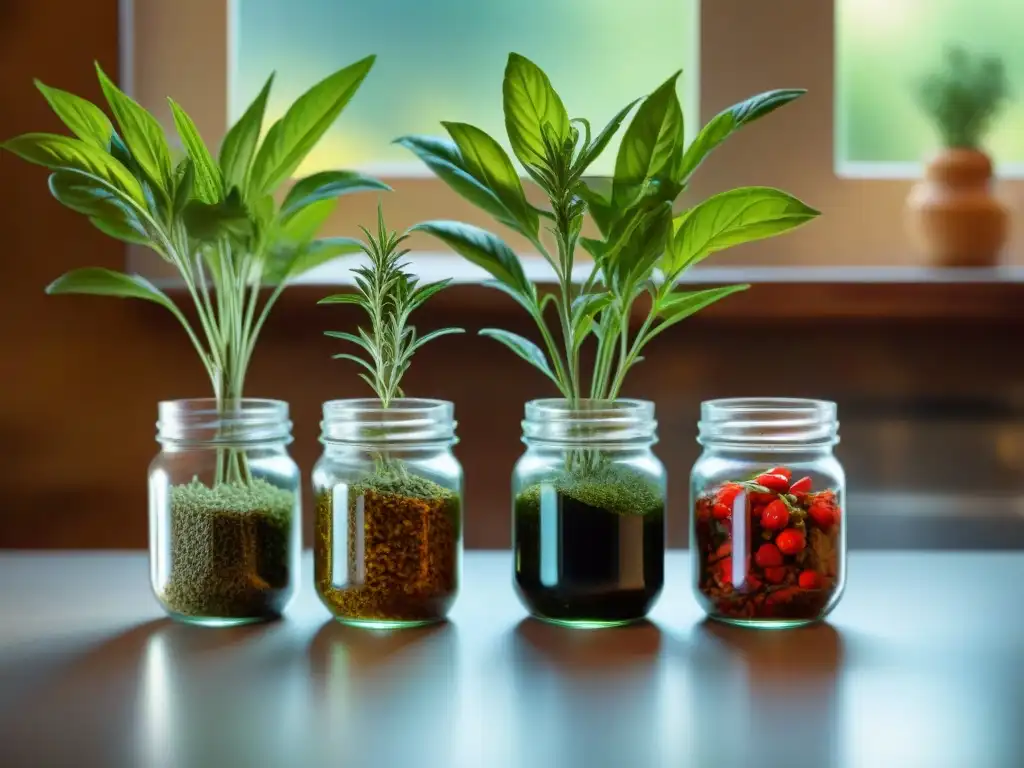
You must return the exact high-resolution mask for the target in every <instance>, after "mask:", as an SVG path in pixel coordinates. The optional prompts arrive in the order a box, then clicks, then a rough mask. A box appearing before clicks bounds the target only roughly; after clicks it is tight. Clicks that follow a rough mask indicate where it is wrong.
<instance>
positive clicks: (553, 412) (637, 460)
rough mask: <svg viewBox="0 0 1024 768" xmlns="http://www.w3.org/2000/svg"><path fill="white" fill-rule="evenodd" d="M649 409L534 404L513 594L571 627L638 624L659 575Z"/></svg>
mask: <svg viewBox="0 0 1024 768" xmlns="http://www.w3.org/2000/svg"><path fill="white" fill-rule="evenodd" d="M656 431H657V422H656V421H655V419H654V404H653V403H650V402H645V401H642V400H625V399H623V400H615V401H592V400H582V401H580V402H579V403H578V404H577V405H575V406H573V407H570V406H569V405H568V404H567V403H566V402H565V401H564V400H534V401H532V402H530V403H527V405H526V419H525V421H523V442H524V443H526V453H525V454H524V455H523V456H522V458H520V460H519V462H518V463H517V464H516V468H515V472H514V474H513V478H512V491H513V495H514V509H513V545H512V546H513V553H514V558H515V585H516V591H517V592H518V594H519V598H520V600H521V601H522V603H523V605H524V606H526V608H527V609H528V610H529V611H530V612H531V613H532V614H533V615H534V616H536V617H537V618H540V619H545V620H547V621H552V622H556V623H560V624H569V625H572V626H614V625H617V624H626V623H629V622H631V621H636V620H638V619H642V618H643V617H644V616H646V615H647V613H648V611H649V610H650V609H651V606H652V605H653V604H654V601H655V600H656V599H657V597H658V595H659V594H660V593H661V588H662V586H663V584H664V569H665V485H666V483H665V469H664V467H663V466H662V464H661V462H660V461H659V460H658V458H657V456H655V455H654V452H653V450H652V446H653V445H654V443H655V442H656V439H657V437H656Z"/></svg>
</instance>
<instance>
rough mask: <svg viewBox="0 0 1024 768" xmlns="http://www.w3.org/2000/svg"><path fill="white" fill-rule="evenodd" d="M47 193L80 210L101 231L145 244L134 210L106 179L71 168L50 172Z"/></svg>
mask: <svg viewBox="0 0 1024 768" xmlns="http://www.w3.org/2000/svg"><path fill="white" fill-rule="evenodd" d="M49 185H50V193H51V194H52V195H53V196H54V197H55V198H57V200H58V201H59V202H60V203H61V204H63V205H65V206H67V207H68V208H70V209H71V210H73V211H77V212H78V213H84V214H85V215H86V216H88V217H89V218H90V220H91V221H92V223H93V224H94V225H95V226H96V227H97V229H99V230H100V231H102V232H105V233H106V234H108V235H110V236H111V237H115V238H117V239H118V240H125V241H126V242H129V243H139V244H142V245H148V244H149V242H150V241H149V236H148V234H147V232H146V228H145V226H144V225H143V223H142V221H141V220H140V219H139V217H138V216H137V215H136V212H135V209H134V208H132V207H131V206H130V205H129V204H128V203H126V202H125V200H124V198H123V197H122V195H121V193H120V192H118V191H117V190H116V189H114V188H113V187H112V186H111V185H110V184H109V183H108V182H106V181H104V180H103V179H100V178H98V177H96V176H93V175H91V174H88V173H85V172H83V171H79V170H76V169H74V168H62V169H61V170H58V171H55V172H54V173H52V174H50V180H49Z"/></svg>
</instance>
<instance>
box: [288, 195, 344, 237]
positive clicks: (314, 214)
mask: <svg viewBox="0 0 1024 768" xmlns="http://www.w3.org/2000/svg"><path fill="white" fill-rule="evenodd" d="M337 207H338V201H337V199H336V198H325V199H323V200H318V201H317V202H315V203H310V204H309V205H307V206H305V207H303V208H299V209H298V210H296V211H295V213H293V214H292V215H291V216H289V217H288V218H287V219H285V220H284V222H283V225H282V227H281V231H280V233H279V235H278V241H279V242H281V243H285V244H290V245H302V244H303V243H308V242H309V241H310V240H312V239H313V238H314V237H316V233H317V232H319V231H320V229H321V227H323V225H324V224H325V223H326V222H327V219H329V218H330V217H331V214H332V213H334V210H335V208H337Z"/></svg>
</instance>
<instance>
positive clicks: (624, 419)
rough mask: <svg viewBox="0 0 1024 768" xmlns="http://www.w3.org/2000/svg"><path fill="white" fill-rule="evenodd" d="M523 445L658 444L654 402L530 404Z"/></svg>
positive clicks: (558, 400) (552, 401)
mask: <svg viewBox="0 0 1024 768" xmlns="http://www.w3.org/2000/svg"><path fill="white" fill-rule="evenodd" d="M524 411H525V418H524V419H523V422H522V427H523V442H525V443H526V444H527V445H531V444H534V443H543V444H556V445H573V444H585V445H595V444H610V445H615V444H654V443H655V442H657V429H658V422H657V421H656V420H655V418H654V403H653V402H651V401H650V400H636V399H632V398H617V399H615V400H594V399H587V398H584V399H580V400H578V401H577V402H576V403H574V404H572V405H570V404H569V401H568V400H567V399H565V398H544V399H539V400H530V401H529V402H527V403H526V405H525V408H524Z"/></svg>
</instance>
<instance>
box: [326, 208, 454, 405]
mask: <svg viewBox="0 0 1024 768" xmlns="http://www.w3.org/2000/svg"><path fill="white" fill-rule="evenodd" d="M360 229H361V230H362V231H363V234H364V235H365V236H366V241H365V242H362V243H360V247H361V248H362V250H363V252H364V253H365V254H366V255H367V256H368V257H369V260H370V262H369V265H367V266H360V267H354V268H353V269H352V272H353V273H354V274H355V283H356V288H357V291H356V292H355V293H340V294H336V295H334V296H328V297H326V298H324V299H321V300H320V302H319V303H320V304H358V305H359V306H360V307H362V308H363V309H364V310H365V311H366V314H367V315H368V317H369V319H370V328H369V330H367V329H364V328H358V329H357V331H358V335H356V334H352V333H348V332H346V331H325V332H324V333H325V335H327V336H330V337H331V338H335V339H341V340H343V341H348V342H350V343H352V344H355V345H356V346H358V347H359V348H360V349H362V350H363V352H365V357H359V356H357V355H352V354H348V353H345V352H343V353H340V354H337V355H334V357H335V358H336V359H339V358H340V359H342V360H350V361H352V362H354V363H356V364H358V365H359V366H360V367H362V368H364V369H365V372H364V373H360V374H359V377H360V378H361V379H362V380H363V381H365V382H366V383H367V384H369V385H370V388H371V389H372V390H373V392H374V394H375V395H376V396H377V398H378V399H379V400H380V402H381V405H382V406H383V407H385V408H387V407H389V406H390V405H391V403H392V401H393V400H394V399H395V398H396V397H403V396H404V393H403V392H402V387H401V383H402V377H403V376H404V375H405V372H406V371H407V370H408V369H409V365H410V363H411V362H412V356H413V354H414V353H415V352H416V351H417V350H418V349H420V348H421V347H423V345H425V344H426V343H427V342H429V341H433V340H434V339H437V338H439V337H441V336H447V335H448V334H452V333H463V329H462V328H441V329H439V330H436V331H432V332H431V333H428V334H426V335H425V336H417V335H416V328H415V326H412V325H409V317H410V315H411V314H412V312H413V310H415V309H417V308H418V307H420V306H422V305H423V303H424V302H425V301H426V300H427V299H429V298H430V297H431V296H433V295H434V294H435V293H438V292H439V291H441V290H443V289H444V288H445V287H447V286H448V284H449V283H450V282H451V279H450V278H449V279H447V280H438V281H437V282H434V283H426V284H424V285H420V284H419V280H418V278H416V277H414V276H412V275H411V274H410V273H409V272H407V271H406V268H407V267H408V264H404V263H402V259H403V257H405V255H406V254H407V253H409V251H408V250H407V249H401V248H400V246H401V245H402V243H403V242H405V240H406V239H407V238H408V234H403V235H401V236H400V235H399V234H398V233H397V232H390V231H388V228H387V226H386V225H385V223H384V213H383V211H382V210H381V207H380V206H379V205H378V206H377V233H376V235H374V234H373V233H371V232H370V231H369V230H367V229H366V228H365V227H360Z"/></svg>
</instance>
